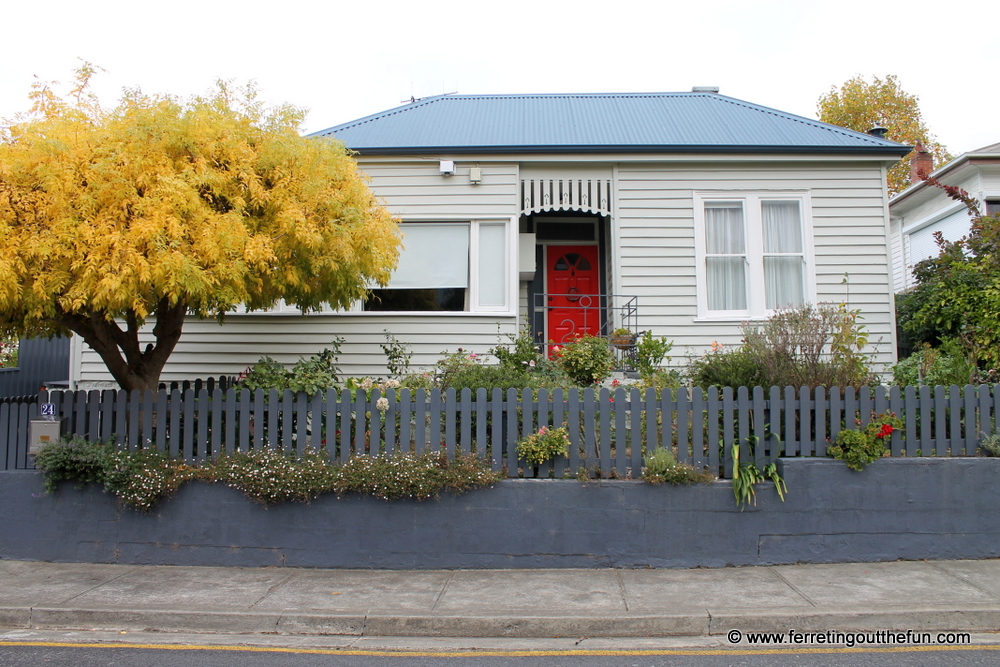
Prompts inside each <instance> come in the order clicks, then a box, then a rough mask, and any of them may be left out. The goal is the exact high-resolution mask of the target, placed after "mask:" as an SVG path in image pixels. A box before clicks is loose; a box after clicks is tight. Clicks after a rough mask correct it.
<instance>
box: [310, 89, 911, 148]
mask: <svg viewBox="0 0 1000 667" xmlns="http://www.w3.org/2000/svg"><path fill="white" fill-rule="evenodd" d="M310 136H314V137H335V138H336V139H339V140H341V141H343V142H344V143H345V144H346V145H347V147H348V148H351V149H353V150H356V151H358V152H359V153H361V154H365V155H405V154H418V153H429V152H431V153H434V152H447V153H480V152H488V153H547V152H561V153H563V152H579V153H605V152H647V153H648V152H676V153H679V152H684V153H691V152H716V153H718V152H751V153H848V154H850V153H853V154H858V153H860V154H880V155H886V156H895V157H900V156H902V155H905V154H906V153H908V152H909V150H910V147H908V146H903V145H901V144H897V143H895V142H892V141H887V140H885V139H879V138H877V137H874V136H871V135H868V134H862V133H859V132H852V131H851V130H847V129H844V128H841V127H837V126H835V125H827V124H826V123H821V122H819V121H816V120H812V119H809V118H803V117H801V116H795V115H793V114H789V113H785V112H783V111H777V110H775V109H769V108H767V107H763V106H760V105H757V104H751V103H749V102H743V101H741V100H737V99H734V98H731V97H726V96H724V95H719V94H717V93H705V92H692V93H608V94H604V93H587V94H573V95H570V94H566V95H560V94H555V95H441V96H437V97H431V98H426V99H423V100H418V101H415V102H411V103H409V104H405V105H403V106H400V107H396V108H395V109H389V110H388V111H383V112H381V113H377V114H374V115H371V116H367V117H365V118H360V119H358V120H355V121H351V122H349V123H343V124H341V125H336V126H334V127H331V128H328V129H325V130H321V131H319V132H314V133H313V134H311V135H310Z"/></svg>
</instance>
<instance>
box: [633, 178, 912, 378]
mask: <svg viewBox="0 0 1000 667" xmlns="http://www.w3.org/2000/svg"><path fill="white" fill-rule="evenodd" d="M882 179H883V176H882V172H881V169H880V167H879V166H878V165H877V164H874V163H867V164H866V163H850V162H843V163H837V162H832V163H825V164H822V163H821V164H817V163H815V162H808V163H806V162H803V163H784V164H775V163H763V162H762V163H740V164H738V165H732V166H723V165H718V164H714V165H710V164H705V165H694V164H671V163H661V164H641V165H628V164H622V165H619V168H618V173H617V186H618V201H617V216H616V219H615V223H614V229H615V231H614V233H613V235H614V236H615V237H616V238H617V244H618V252H619V255H620V259H619V263H620V267H621V268H620V270H621V276H620V278H619V279H618V280H619V285H618V287H616V291H618V292H619V293H622V294H635V295H637V296H638V297H639V305H640V320H639V327H640V328H641V329H651V330H652V331H653V332H654V333H655V334H656V335H664V336H667V337H668V338H670V339H672V340H673V341H674V342H675V347H674V355H675V358H677V357H680V358H681V359H684V358H685V357H686V356H689V355H698V354H702V353H703V352H704V351H705V350H707V349H708V348H709V347H710V346H711V344H712V342H715V341H717V342H719V343H722V344H727V345H736V344H738V343H739V342H740V338H741V336H740V323H739V322H725V321H718V320H703V321H702V320H699V319H698V306H697V298H696V291H695V261H696V260H695V257H696V251H695V235H694V226H693V218H694V208H693V206H694V201H693V194H694V193H696V192H720V191H721V192H732V193H733V194H738V192H739V191H754V192H760V191H774V192H779V193H780V192H798V191H806V192H808V193H809V197H810V201H811V204H812V211H811V217H812V233H813V234H812V239H813V244H814V261H815V264H814V267H815V283H816V299H817V301H820V302H833V303H840V302H844V301H847V302H848V303H849V304H850V307H851V308H861V309H862V310H863V311H864V321H863V322H864V324H865V326H866V327H867V328H868V330H869V331H870V332H871V340H872V341H880V345H879V346H878V359H877V360H878V362H879V363H881V364H885V363H891V362H892V360H893V355H894V350H895V335H894V327H893V326H892V322H893V306H892V302H891V296H890V295H891V285H890V282H889V264H888V256H887V249H888V246H887V238H886V234H887V229H886V225H885V194H884V189H883V188H884V186H883V185H882V182H883V181H882ZM845 273H846V274H847V276H846V278H847V283H846V284H845V282H844V281H845Z"/></svg>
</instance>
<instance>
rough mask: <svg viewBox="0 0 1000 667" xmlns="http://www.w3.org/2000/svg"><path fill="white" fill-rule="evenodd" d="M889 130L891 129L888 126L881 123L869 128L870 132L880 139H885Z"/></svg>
mask: <svg viewBox="0 0 1000 667" xmlns="http://www.w3.org/2000/svg"><path fill="white" fill-rule="evenodd" d="M888 132H889V130H888V129H887V128H884V127H882V126H881V125H876V126H875V127H873V128H872V129H870V130H868V134H870V135H872V136H873V137H878V138H879V139H885V135H886V133H888Z"/></svg>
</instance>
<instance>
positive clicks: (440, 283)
mask: <svg viewBox="0 0 1000 667" xmlns="http://www.w3.org/2000/svg"><path fill="white" fill-rule="evenodd" d="M400 229H401V230H402V232H403V235H404V236H403V250H402V252H400V253H399V265H398V266H397V267H396V271H395V272H394V273H393V274H392V278H391V279H390V280H389V287H391V288H396V289H430V288H435V287H468V286H469V225H468V223H404V224H403V225H401V227H400Z"/></svg>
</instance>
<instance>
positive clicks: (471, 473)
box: [333, 452, 503, 500]
mask: <svg viewBox="0 0 1000 667" xmlns="http://www.w3.org/2000/svg"><path fill="white" fill-rule="evenodd" d="M502 476H503V474H502V473H501V472H498V471H493V470H490V468H489V467H488V466H487V465H486V464H485V463H484V462H483V461H482V460H481V459H479V458H477V457H476V456H474V455H471V454H463V455H456V458H455V459H454V460H452V461H449V460H448V457H447V455H445V454H442V453H441V452H425V453H423V454H411V453H401V454H392V455H383V456H371V455H367V454H365V455H360V456H354V457H352V458H351V459H349V460H348V461H347V462H345V463H344V464H343V465H342V466H341V467H340V469H339V470H338V472H337V479H336V481H335V482H334V485H333V491H334V492H336V493H338V494H344V493H347V492H354V493H363V494H367V495H372V496H375V497H376V498H381V499H382V500H396V499H400V498H413V499H415V500H427V499H429V498H437V497H438V496H439V495H440V494H441V492H442V491H448V492H450V493H453V494H455V495H458V494H460V493H464V492H465V491H468V490H469V489H472V488H478V487H484V486H490V485H492V484H495V483H497V482H498V481H499V480H500V479H501V478H502Z"/></svg>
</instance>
